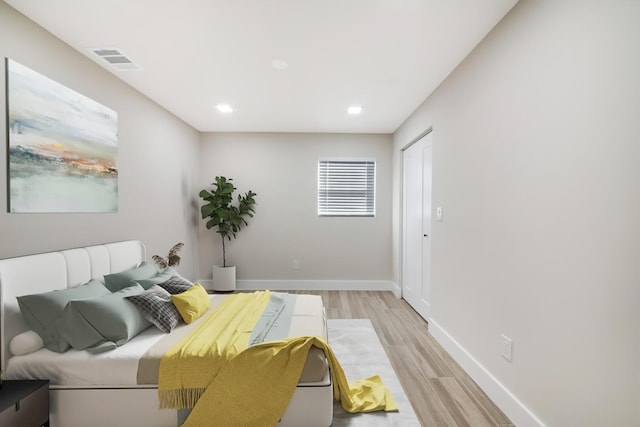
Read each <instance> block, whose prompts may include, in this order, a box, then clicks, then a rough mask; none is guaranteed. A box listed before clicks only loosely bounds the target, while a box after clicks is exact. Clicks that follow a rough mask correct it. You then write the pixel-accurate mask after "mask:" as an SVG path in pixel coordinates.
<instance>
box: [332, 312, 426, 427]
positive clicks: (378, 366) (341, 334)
mask: <svg viewBox="0 0 640 427" xmlns="http://www.w3.org/2000/svg"><path fill="white" fill-rule="evenodd" d="M327 327H328V329H329V344H330V345H331V348H332V349H333V351H334V353H335V354H336V356H337V357H338V360H339V361H340V365H342V369H344V373H345V375H346V376H347V380H348V381H349V382H353V381H356V380H359V379H361V378H366V377H370V376H372V375H376V374H377V375H380V378H382V381H384V383H385V385H386V386H387V388H389V391H391V393H392V394H393V397H394V398H395V399H396V402H397V404H398V408H399V409H400V411H398V412H371V413H365V414H350V413H348V412H346V411H345V410H344V409H342V406H340V403H339V402H334V404H333V424H331V425H332V427H347V426H348V427H388V426H398V427H414V426H415V427H420V422H419V421H418V419H417V418H416V415H415V412H414V411H413V408H412V407H411V403H410V402H409V399H408V398H407V396H406V394H405V393H404V390H403V389H402V386H401V385H400V381H399V380H398V377H397V376H396V373H395V372H394V370H393V367H392V366H391V362H389V358H388V357H387V354H386V353H385V351H384V348H383V347H382V344H381V343H380V340H379V339H378V335H377V334H376V331H375V329H373V325H372V324H371V321H369V319H329V320H328V322H327Z"/></svg>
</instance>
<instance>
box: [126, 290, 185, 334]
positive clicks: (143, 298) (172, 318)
mask: <svg viewBox="0 0 640 427" xmlns="http://www.w3.org/2000/svg"><path fill="white" fill-rule="evenodd" d="M127 299H128V300H129V301H131V302H132V303H133V304H134V305H135V306H136V307H138V310H140V312H141V313H142V315H143V316H144V317H145V319H147V320H148V321H149V322H151V323H153V324H154V325H155V326H156V327H157V328H158V329H160V330H161V331H162V332H164V333H166V334H168V333H169V332H171V331H172V330H173V328H175V327H176V325H177V324H178V323H179V322H180V320H181V317H180V313H179V312H178V309H177V308H176V306H175V305H173V303H172V302H171V294H170V293H169V292H167V291H166V290H165V289H163V288H161V287H160V286H158V285H154V286H152V287H150V288H149V289H147V290H146V291H144V292H142V293H141V294H138V295H134V296H129V297H127Z"/></svg>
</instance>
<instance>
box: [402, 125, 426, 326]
mask: <svg viewBox="0 0 640 427" xmlns="http://www.w3.org/2000/svg"><path fill="white" fill-rule="evenodd" d="M432 145H433V144H432V136H431V133H429V134H427V135H425V136H423V137H422V138H421V139H419V140H418V141H416V142H415V143H414V144H412V145H411V146H409V147H408V148H406V149H405V150H404V152H403V156H402V162H403V163H402V168H403V169H402V170H403V177H402V181H403V185H402V189H403V192H402V195H403V196H402V200H403V253H402V297H403V298H404V299H405V300H406V301H407V302H408V303H409V304H410V305H411V306H412V307H413V308H414V309H415V310H416V311H417V312H418V314H420V315H421V316H422V317H424V318H425V319H428V317H429V308H430V305H431V189H432V186H431V180H432V178H431V169H432V161H433V160H432V154H433V151H432Z"/></svg>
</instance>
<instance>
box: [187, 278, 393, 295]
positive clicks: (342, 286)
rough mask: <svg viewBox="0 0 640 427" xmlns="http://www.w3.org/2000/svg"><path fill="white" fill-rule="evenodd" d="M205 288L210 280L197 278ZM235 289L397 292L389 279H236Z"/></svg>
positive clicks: (209, 286)
mask: <svg viewBox="0 0 640 427" xmlns="http://www.w3.org/2000/svg"><path fill="white" fill-rule="evenodd" d="M198 282H200V283H201V284H202V286H204V287H205V288H207V289H210V288H211V286H212V281H211V280H198ZM236 289H238V290H241V291H256V290H262V289H270V290H275V291H304V290H308V291H391V292H393V293H394V294H395V295H396V296H398V295H399V294H398V293H397V292H398V291H399V288H398V286H397V285H396V284H395V283H393V282H392V281H390V280H237V281H236Z"/></svg>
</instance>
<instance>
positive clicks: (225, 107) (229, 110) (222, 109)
mask: <svg viewBox="0 0 640 427" xmlns="http://www.w3.org/2000/svg"><path fill="white" fill-rule="evenodd" d="M216 108H217V109H218V111H220V112H221V113H233V108H231V105H229V104H218V105H216Z"/></svg>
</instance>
